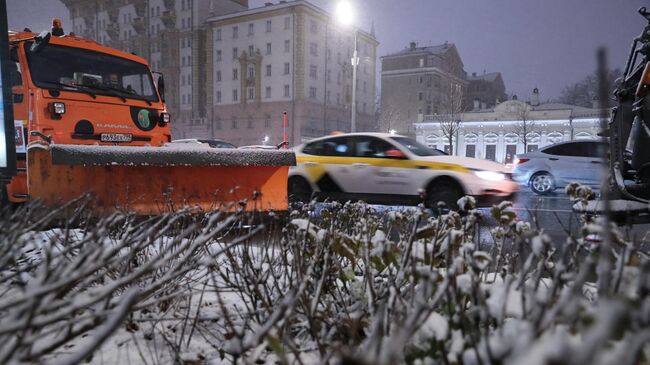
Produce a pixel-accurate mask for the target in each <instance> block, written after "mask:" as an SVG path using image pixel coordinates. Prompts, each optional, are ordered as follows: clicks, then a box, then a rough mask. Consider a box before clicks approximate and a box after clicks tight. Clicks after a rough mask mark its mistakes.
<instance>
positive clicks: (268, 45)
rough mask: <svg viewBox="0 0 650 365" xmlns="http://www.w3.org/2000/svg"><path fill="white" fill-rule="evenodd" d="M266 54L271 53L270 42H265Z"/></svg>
mask: <svg viewBox="0 0 650 365" xmlns="http://www.w3.org/2000/svg"><path fill="white" fill-rule="evenodd" d="M266 54H271V43H267V44H266Z"/></svg>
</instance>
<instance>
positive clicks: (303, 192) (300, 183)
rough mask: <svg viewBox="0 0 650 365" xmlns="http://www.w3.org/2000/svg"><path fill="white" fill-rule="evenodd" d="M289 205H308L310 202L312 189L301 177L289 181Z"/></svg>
mask: <svg viewBox="0 0 650 365" xmlns="http://www.w3.org/2000/svg"><path fill="white" fill-rule="evenodd" d="M288 190H289V203H299V202H300V203H309V202H310V201H311V195H312V189H311V186H309V183H308V182H307V180H305V179H303V178H301V177H292V178H290V179H289V184H288Z"/></svg>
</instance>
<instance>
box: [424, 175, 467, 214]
mask: <svg viewBox="0 0 650 365" xmlns="http://www.w3.org/2000/svg"><path fill="white" fill-rule="evenodd" d="M462 197H463V190H462V189H461V188H460V186H458V183H456V182H455V181H452V180H448V179H445V180H442V181H434V182H432V183H431V185H429V188H428V189H427V199H426V204H425V205H426V207H427V208H429V209H431V210H433V211H434V212H438V210H439V209H440V207H439V206H438V203H444V206H445V208H443V212H447V211H449V210H458V199H460V198H462Z"/></svg>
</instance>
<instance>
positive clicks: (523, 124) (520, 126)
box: [512, 105, 537, 151]
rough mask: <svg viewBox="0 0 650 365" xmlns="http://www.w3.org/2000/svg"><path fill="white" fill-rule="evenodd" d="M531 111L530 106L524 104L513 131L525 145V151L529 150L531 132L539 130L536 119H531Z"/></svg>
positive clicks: (518, 113)
mask: <svg viewBox="0 0 650 365" xmlns="http://www.w3.org/2000/svg"><path fill="white" fill-rule="evenodd" d="M530 111H531V108H530V106H528V105H522V106H521V107H520V109H519V111H518V112H517V116H518V117H519V121H518V122H516V123H515V125H514V126H513V127H512V131H513V132H514V133H515V134H517V135H518V136H519V141H520V142H521V143H522V144H523V145H524V151H528V143H529V142H530V138H529V136H530V134H531V133H534V132H536V131H537V126H536V124H535V121H534V120H531V119H530Z"/></svg>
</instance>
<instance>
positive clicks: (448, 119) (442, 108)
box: [434, 80, 464, 155]
mask: <svg viewBox="0 0 650 365" xmlns="http://www.w3.org/2000/svg"><path fill="white" fill-rule="evenodd" d="M448 90H449V91H448V92H447V93H446V94H443V95H442V98H441V100H440V103H439V105H438V111H439V113H438V114H435V115H434V120H437V121H438V123H439V125H440V131H441V132H442V135H443V137H444V138H446V139H447V141H448V142H449V154H450V155H453V154H454V144H453V141H454V137H456V135H457V134H458V131H459V130H460V117H461V113H463V112H464V108H463V87H462V85H460V84H457V83H455V82H454V81H452V80H450V82H449V88H448Z"/></svg>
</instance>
